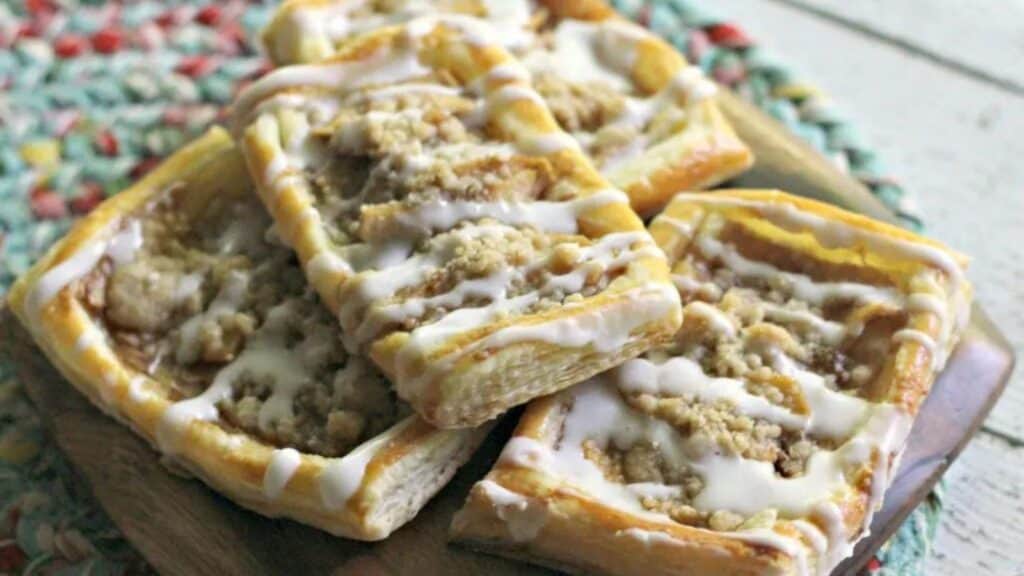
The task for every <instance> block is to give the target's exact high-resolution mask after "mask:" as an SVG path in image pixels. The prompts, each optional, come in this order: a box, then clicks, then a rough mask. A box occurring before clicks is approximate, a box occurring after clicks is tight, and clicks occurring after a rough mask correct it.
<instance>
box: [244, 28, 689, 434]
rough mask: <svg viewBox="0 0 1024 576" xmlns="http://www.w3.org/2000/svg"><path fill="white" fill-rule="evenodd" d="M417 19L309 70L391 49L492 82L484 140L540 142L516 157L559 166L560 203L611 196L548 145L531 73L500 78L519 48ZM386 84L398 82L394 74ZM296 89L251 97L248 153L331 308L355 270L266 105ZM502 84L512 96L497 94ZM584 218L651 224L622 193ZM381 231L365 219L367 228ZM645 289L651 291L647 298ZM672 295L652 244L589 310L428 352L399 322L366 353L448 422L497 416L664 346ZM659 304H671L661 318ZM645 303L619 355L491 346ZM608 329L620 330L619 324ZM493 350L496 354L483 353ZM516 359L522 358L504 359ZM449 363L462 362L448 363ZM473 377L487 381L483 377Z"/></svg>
mask: <svg viewBox="0 0 1024 576" xmlns="http://www.w3.org/2000/svg"><path fill="white" fill-rule="evenodd" d="M417 26H418V28H417V29H416V30H415V31H414V30H413V29H412V28H411V27H405V28H401V27H397V28H390V29H385V30H380V31H377V32H374V33H371V34H368V35H366V36H363V37H360V38H358V39H356V40H353V41H352V42H350V43H348V44H347V45H346V46H345V47H344V50H343V52H342V53H341V54H339V55H337V56H334V57H333V58H332V59H331V60H329V61H327V62H323V63H320V64H315V65H311V66H310V67H304V68H302V69H301V72H302V73H306V72H307V71H313V72H316V71H318V70H320V71H323V72H322V73H315V74H313V76H317V75H319V76H323V77H329V76H330V74H332V72H330V70H337V69H339V68H332V67H338V66H346V65H349V66H359V65H362V63H364V62H366V61H367V60H369V59H371V58H388V57H390V56H389V55H393V54H399V53H402V54H405V53H407V52H403V51H408V50H412V51H413V52H414V57H415V59H416V62H417V65H419V66H423V67H425V69H426V71H427V73H430V74H433V75H436V76H439V77H442V78H444V79H445V80H446V81H447V82H448V84H447V86H448V87H449V88H450V87H454V88H455V89H458V90H463V91H467V92H472V90H471V89H470V88H468V87H469V86H470V85H475V86H481V85H482V91H483V92H484V94H485V97H486V98H487V100H486V102H487V103H486V106H484V107H483V110H484V111H485V121H486V127H487V129H486V131H485V135H484V138H485V140H484V142H483V144H501V145H503V146H506V147H507V146H512V147H522V146H525V148H527V149H529V150H531V151H529V152H528V151H525V150H524V149H520V148H516V152H514V154H518V155H521V156H522V157H524V158H527V159H529V158H533V159H537V160H542V161H544V162H545V163H546V164H547V165H548V166H550V171H551V176H550V178H551V180H552V181H553V182H557V186H558V190H560V191H561V194H562V195H561V196H559V198H560V199H573V198H575V199H585V198H588V197H590V196H593V195H597V194H608V193H609V191H608V188H609V186H608V184H607V183H606V182H605V180H604V179H603V178H602V177H601V176H600V174H598V173H597V172H596V171H595V170H594V168H593V167H592V166H591V164H590V163H589V162H588V161H587V159H586V158H585V157H584V156H583V155H582V153H581V152H580V150H579V148H578V147H576V146H562V145H558V146H554V147H551V146H550V142H556V143H557V142H561V141H563V140H565V139H566V138H567V136H566V135H565V134H564V133H563V132H561V130H560V129H559V127H558V125H557V123H556V122H555V120H554V118H553V117H552V116H551V114H550V113H549V112H548V110H547V109H546V108H545V107H544V105H543V103H542V102H541V101H540V100H539V99H538V98H536V97H532V98H531V97H528V96H523V94H524V93H525V94H529V93H530V92H532V90H531V88H530V86H529V84H528V83H527V82H526V81H525V80H522V79H520V78H508V77H506V76H505V75H504V74H498V75H490V73H491V72H492V71H494V70H498V69H499V68H514V67H515V66H516V62H515V60H514V59H513V58H512V57H511V55H509V54H508V53H507V52H505V51H504V50H503V49H502V48H500V47H498V46H492V45H486V44H483V43H481V42H479V41H478V40H475V39H469V40H467V37H466V34H465V33H464V31H462V30H460V29H459V27H458V26H455V25H450V24H446V23H444V22H442V23H440V24H436V25H431V26H429V27H427V29H425V30H420V29H419V27H422V24H419V25H417ZM290 70H300V69H298V68H293V69H283V70H282V71H281V77H284V76H285V75H286V74H288V73H289V71H290ZM275 81H276V80H274V79H271V80H270V83H269V84H267V85H269V86H276V85H275V84H274V82H275ZM381 83H382V84H384V85H388V81H387V80H386V79H382V81H381ZM297 84H298V90H300V91H301V90H302V89H303V86H305V87H306V88H307V89H308V86H309V84H308V83H307V84H303V82H298V83H297ZM398 85H399V86H400V84H398ZM295 89H296V88H295V86H290V87H286V86H278V87H277V89H272V90H267V91H265V92H262V91H257V94H258V96H257V97H247V96H244V95H243V97H242V98H241V104H240V105H239V110H237V111H236V120H237V122H238V126H240V129H241V131H242V134H243V136H242V143H243V149H244V151H245V153H246V159H247V161H248V164H249V167H250V173H251V174H252V175H253V176H254V179H255V181H256V184H257V188H258V191H259V192H260V195H261V198H262V199H263V201H264V204H265V205H266V206H267V207H268V209H269V210H270V212H271V214H272V216H273V218H274V220H275V221H276V222H277V223H278V225H279V227H280V229H281V232H282V235H283V237H284V238H285V240H286V241H287V243H288V244H289V245H290V246H292V247H293V248H294V249H295V251H296V253H297V254H298V256H299V259H300V262H301V263H302V265H303V268H304V270H305V272H306V275H307V278H308V279H309V282H310V283H311V284H312V285H313V286H314V287H315V288H316V290H317V292H318V293H319V294H320V296H321V298H322V299H323V301H324V302H325V303H326V304H327V305H328V307H329V308H331V310H332V311H335V312H340V308H341V305H342V291H343V289H342V285H343V284H345V283H346V282H347V281H348V279H349V278H353V277H356V275H355V274H353V272H352V271H351V270H347V269H346V268H345V267H344V266H341V265H339V266H333V267H330V266H329V267H325V266H324V263H325V262H328V261H331V260H332V259H336V257H337V253H338V250H339V248H338V245H336V244H334V243H333V242H332V240H331V238H330V237H329V235H328V233H327V231H326V229H325V227H324V226H323V225H321V223H320V220H319V219H318V218H311V217H310V214H312V213H314V212H315V211H316V209H317V198H316V197H315V195H314V194H313V192H312V190H311V186H312V184H311V181H310V179H309V178H308V176H306V175H304V174H302V173H301V172H300V171H299V170H297V169H296V168H294V167H292V165H290V164H289V163H288V162H289V160H288V155H287V154H286V153H285V151H284V148H283V144H282V141H283V140H284V138H285V137H284V134H283V130H285V129H287V126H285V124H283V122H282V119H281V118H280V115H279V114H275V113H272V112H261V111H260V110H261V102H273V100H271V99H272V98H273V97H274V95H275V94H280V93H281V92H282V91H289V90H295ZM333 89H334V90H336V91H337V95H336V97H337V98H341V97H344V95H345V93H346V90H352V88H351V87H348V86H346V85H343V84H342V85H338V86H335V87H333ZM503 90H504V91H505V93H507V94H512V95H514V97H501V96H493V95H494V94H498V93H500V92H502V91H503ZM492 96H493V97H492ZM327 132H328V133H329V132H330V130H327ZM313 133H315V134H321V133H324V130H323V129H321V128H317V127H314V128H313ZM538 139H539V140H541V141H543V142H544V144H543V145H537V146H535V147H533V146H532V145H524V144H523V143H524V142H535V141H538ZM534 148H536V149H534ZM282 167H283V169H282ZM552 189H554V188H552ZM559 201H561V200H559ZM397 212H398V211H397V210H396V209H394V208H393V207H389V208H388V209H387V210H376V211H375V210H366V211H363V212H362V213H361V214H360V216H359V217H360V218H361V219H362V218H368V217H372V216H374V215H378V216H379V215H381V214H384V213H388V214H394V213H397ZM575 220H576V222H575V224H574V227H575V228H576V231H575V233H576V234H578V235H579V236H580V237H582V238H583V239H585V240H586V242H597V241H598V240H599V239H600V238H602V237H605V236H610V235H612V234H621V233H630V232H632V233H643V230H644V227H643V222H642V221H641V220H640V219H639V218H638V217H637V215H636V214H635V213H634V212H633V211H632V210H631V209H630V208H629V206H628V205H627V204H626V203H625V202H624V201H620V200H618V199H615V200H613V201H607V202H604V201H601V202H595V203H593V204H592V205H587V206H586V207H585V208H583V209H581V210H580V211H579V212H578V213H577V214H576V216H575ZM372 229H373V228H372V227H364V230H372ZM643 235H644V236H645V237H646V235H645V234H643ZM360 240H363V241H365V240H366V239H364V238H360ZM581 241H583V240H581ZM644 241H646V238H644ZM652 248H653V246H652ZM641 293H643V294H644V295H645V296H640V294H641ZM674 298H675V295H674V292H673V291H672V290H671V288H670V285H669V282H668V275H667V267H666V266H665V263H664V261H663V259H662V258H661V256H660V254H658V253H657V251H656V250H653V251H650V252H644V253H642V254H638V256H637V257H636V258H635V260H633V261H631V262H630V263H629V265H628V266H627V267H626V268H625V269H624V271H623V272H622V273H621V275H619V276H617V277H616V278H615V280H614V282H612V283H611V284H609V285H608V287H607V289H606V290H605V291H604V292H600V293H599V294H598V295H596V296H592V297H587V298H585V299H584V300H583V303H584V304H585V305H583V306H577V307H572V308H571V309H570V307H556V308H553V309H550V310H548V311H546V312H544V313H542V314H534V313H525V314H523V315H521V316H510V317H509V319H507V320H504V321H501V322H486V323H484V324H483V325H482V326H481V327H479V328H478V329H474V330H466V331H463V332H461V333H459V334H457V335H456V336H453V337H450V338H447V339H446V340H444V341H442V342H440V343H438V344H437V345H436V346H433V345H432V346H431V347H430V348H423V347H419V348H415V347H413V348H410V346H409V344H410V341H411V336H412V334H413V332H412V331H408V330H398V331H395V332H393V333H391V334H390V335H385V336H382V337H380V338H379V339H377V340H375V341H373V342H372V343H370V345H369V346H368V347H367V349H368V350H369V352H370V353H371V355H372V357H373V358H374V360H375V361H376V362H377V364H378V365H379V366H380V367H381V368H382V369H383V370H384V372H386V373H387V374H388V375H389V376H390V377H391V378H392V380H393V381H394V382H395V383H396V387H397V389H398V391H399V394H400V395H401V396H402V397H403V398H404V399H406V400H407V401H409V402H410V404H411V405H412V406H413V407H414V408H415V409H416V410H417V411H418V412H419V413H420V414H421V415H422V416H423V417H424V418H426V419H427V420H428V421H430V422H431V423H433V424H435V425H437V426H440V427H444V428H450V427H464V426H471V425H477V424H479V423H482V422H484V421H487V420H489V419H491V418H493V417H494V416H496V415H497V414H499V413H500V412H502V411H504V410H506V409H507V408H508V407H510V406H511V405H512V404H510V402H522V401H525V400H526V399H528V398H529V397H535V396H537V395H540V394H544V393H549V392H551V391H554V390H557V389H560V388H563V387H565V386H567V385H570V384H572V383H573V382H576V381H578V380H579V379H581V378H585V377H587V376H589V375H592V374H594V373H596V371H597V370H600V369H602V368H603V367H607V366H609V365H611V363H612V362H617V361H621V360H624V359H625V358H627V357H629V356H630V355H636V354H638V353H640V352H641V351H642V350H643V349H644V348H646V347H649V346H651V345H653V344H655V343H656V342H658V341H659V340H660V339H661V338H663V337H664V336H665V335H667V334H669V333H671V332H672V331H673V330H674V326H675V325H676V324H677V323H678V316H677V314H676V311H675V310H674V309H673V308H674V303H672V302H671V301H672V300H674ZM346 300H347V299H346ZM656 306H661V308H660V309H659V310H660V311H658V312H657V314H656V315H657V318H654V317H653V316H652V315H655V311H654V307H656ZM642 307H646V308H644V309H645V310H647V312H646V314H647V316H651V320H650V321H646V320H645V321H641V322H639V323H637V324H636V325H635V326H633V327H632V328H629V329H628V332H629V334H628V336H626V337H625V339H624V341H623V343H622V345H616V346H614V347H613V348H614V349H613V350H610V351H604V350H597V348H598V346H597V345H596V344H594V343H590V342H588V343H583V344H582V345H581V344H575V343H573V342H572V341H566V342H564V343H563V342H549V341H547V340H546V339H544V338H540V337H538V338H527V339H526V340H525V341H520V342H517V343H516V345H515V346H512V347H508V346H505V345H502V344H496V345H490V344H488V338H490V337H492V336H494V337H496V338H500V337H501V336H500V335H498V333H499V332H500V331H501V330H503V329H516V330H520V329H525V328H529V327H531V326H538V325H540V324H541V323H544V322H547V323H549V324H554V323H557V322H561V323H562V324H563V325H566V326H568V325H570V324H573V323H574V322H577V319H581V320H579V321H581V322H590V323H592V324H593V323H596V322H598V319H599V317H601V316H605V317H607V318H620V320H619V322H620V324H628V323H629V322H628V318H631V317H636V315H635V314H632V312H633V311H636V310H641V308H642ZM647 316H642V317H641V318H647ZM609 330H621V329H620V328H617V327H615V326H611V327H610V328H609ZM548 340H549V339H548ZM552 344H553V345H552ZM626 344H628V346H627V345H626ZM531 350H532V355H533V357H535V358H536V357H540V356H544V357H545V358H549V359H550V360H551V365H555V366H558V365H573V366H574V370H573V371H564V372H559V371H555V370H551V369H549V368H548V367H547V366H545V365H544V364H542V363H538V362H528V361H524V360H528V359H529V357H530V356H531ZM587 357H594V358H596V359H597V361H595V362H593V363H591V364H578V363H577V364H573V360H579V359H583V358H587ZM485 358H486V359H487V360H488V361H487V362H481V361H480V360H481V359H485ZM506 361H508V362H519V364H515V365H513V364H506ZM448 363H454V365H452V366H450V367H449V366H447V364H448ZM512 371H515V373H516V377H515V378H514V379H513V378H512V377H511V376H505V375H503V374H506V373H511V372H512ZM474 381H475V382H478V384H475V385H474ZM513 381H515V382H519V383H531V384H536V385H537V386H538V387H537V388H536V389H529V392H528V395H527V396H523V394H527V388H526V387H523V388H522V389H520V390H519V393H518V394H509V395H503V394H502V393H501V392H502V387H503V386H504V385H506V384H510V383H511V382H513ZM428 399H429V400H428ZM434 407H436V408H437V409H436V410H435V409H433V408H434Z"/></svg>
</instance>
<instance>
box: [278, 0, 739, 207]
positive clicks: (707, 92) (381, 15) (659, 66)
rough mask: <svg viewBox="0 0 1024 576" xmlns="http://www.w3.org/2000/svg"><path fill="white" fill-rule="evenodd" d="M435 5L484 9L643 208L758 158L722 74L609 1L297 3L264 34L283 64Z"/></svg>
mask: <svg viewBox="0 0 1024 576" xmlns="http://www.w3.org/2000/svg"><path fill="white" fill-rule="evenodd" d="M425 14H433V15H434V16H435V17H438V18H442V19H444V18H447V19H449V20H450V21H452V22H464V21H466V20H467V19H469V18H473V17H476V18H479V19H481V20H483V21H485V22H486V24H487V26H488V27H489V29H490V32H489V33H488V37H489V38H495V39H496V40H497V41H499V42H501V43H503V44H504V45H505V47H506V48H508V49H509V50H510V51H511V52H513V54H515V55H516V56H517V57H519V58H520V59H521V60H522V61H523V64H524V65H525V66H526V69H527V70H528V71H529V72H530V73H531V75H532V76H533V83H534V85H535V87H536V89H537V91H538V93H540V95H541V96H542V97H543V98H544V100H545V101H546V102H547V104H548V106H549V107H550V108H551V110H552V112H553V113H554V116H555V118H556V119H557V120H558V122H559V124H560V125H561V126H562V128H563V129H564V130H565V131H566V132H569V133H571V134H572V135H573V137H574V138H575V139H576V140H577V141H578V142H579V143H580V145H581V146H582V147H583V150H584V152H586V153H587V154H588V155H589V156H590V157H591V159H592V160H593V161H594V163H595V165H596V166H597V167H598V169H599V170H600V171H601V172H602V173H603V174H604V175H605V177H606V178H607V179H608V180H609V181H610V182H611V183H612V184H614V185H615V186H617V187H619V188H621V189H623V190H625V191H626V193H627V194H629V197H630V200H631V202H632V204H633V207H634V209H636V210H637V211H638V212H640V213H641V214H650V213H653V212H656V211H657V210H659V209H660V208H662V207H663V206H664V204H665V202H666V201H667V200H668V199H669V198H670V197H671V195H672V194H674V193H676V192H678V191H680V190H694V189H699V188H705V187H710V186H712V185H714V184H718V183H720V182H722V181H724V180H726V179H728V178H730V177H732V176H735V175H736V174H738V173H739V172H742V171H743V170H745V169H746V168H748V167H749V166H750V164H751V163H752V161H753V158H752V156H751V154H750V151H749V150H748V149H747V147H746V146H744V145H743V143H742V142H741V141H740V140H739V139H738V138H737V136H736V134H735V133H734V132H733V130H732V128H731V127H730V125H729V123H728V122H727V121H726V120H725V118H724V117H723V116H722V113H721V112H720V111H719V109H718V106H717V104H716V103H715V99H714V98H713V96H714V94H715V92H716V86H715V84H714V82H711V81H710V80H708V79H706V78H705V77H704V76H703V75H702V74H701V72H700V69H699V68H697V67H696V66H690V65H688V64H687V63H686V60H685V59H684V58H683V57H682V56H681V55H680V54H679V53H678V52H676V50H675V49H673V48H672V47H671V46H670V45H669V44H667V43H666V42H664V41H662V40H661V39H659V38H658V37H657V36H656V35H654V34H652V33H651V32H649V31H647V30H645V29H644V28H641V27H639V26H636V25H634V24H632V23H630V22H628V21H627V20H625V19H624V18H621V17H620V16H619V15H618V14H616V13H615V11H614V10H612V9H611V8H610V7H609V6H608V5H607V4H606V3H605V2H604V1H603V0H586V1H583V2H578V1H573V2H567V1H564V0H563V1H559V0H546V1H542V2H531V1H528V0H505V1H499V0H488V1H480V0H444V1H441V2H436V3H427V2H420V1H418V0H405V1H402V0H399V1H394V2H370V3H367V2H357V1H354V0H334V1H327V2H325V1H322V0H298V1H292V2H286V3H285V4H284V5H283V6H282V7H281V8H280V9H279V10H278V13H277V14H276V15H275V17H274V19H273V20H272V22H271V24H270V25H269V26H268V27H267V30H266V32H265V34H264V40H265V44H266V46H267V49H268V52H269V53H270V55H271V57H272V58H273V59H274V60H275V62H276V63H278V64H291V63H299V62H307V63H308V62H316V61H320V60H323V59H326V58H330V57H331V56H333V55H334V54H336V53H337V51H338V50H339V49H341V47H342V46H344V44H345V42H347V41H348V40H350V39H351V38H352V37H353V36H355V35H357V34H360V33H363V32H366V31H367V30H373V29H376V28H380V27H382V26H386V25H391V24H396V23H400V22H406V21H409V20H411V19H414V18H416V17H422V16H423V15H425Z"/></svg>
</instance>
